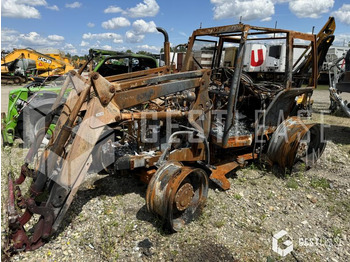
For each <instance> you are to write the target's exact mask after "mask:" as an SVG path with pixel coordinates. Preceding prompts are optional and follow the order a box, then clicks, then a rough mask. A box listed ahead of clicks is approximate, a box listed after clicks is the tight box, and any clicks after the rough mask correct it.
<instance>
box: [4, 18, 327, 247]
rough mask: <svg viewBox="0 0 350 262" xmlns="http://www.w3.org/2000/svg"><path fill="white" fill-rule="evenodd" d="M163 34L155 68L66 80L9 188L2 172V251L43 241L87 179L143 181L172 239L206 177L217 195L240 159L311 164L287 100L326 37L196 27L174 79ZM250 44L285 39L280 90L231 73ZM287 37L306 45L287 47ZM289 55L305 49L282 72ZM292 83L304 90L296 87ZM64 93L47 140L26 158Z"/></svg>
mask: <svg viewBox="0 0 350 262" xmlns="http://www.w3.org/2000/svg"><path fill="white" fill-rule="evenodd" d="M333 23H334V20H333ZM163 33H164V34H165V36H166V37H165V39H166V40H165V42H164V50H165V66H163V67H159V68H153V69H148V70H143V71H137V72H131V73H126V74H120V75H114V76H108V77H103V76H101V75H100V74H99V73H97V72H91V73H90V74H89V77H88V78H87V79H85V78H84V77H82V76H81V75H79V74H78V73H76V72H70V73H69V75H68V77H67V78H66V82H65V83H64V85H63V87H62V89H61V91H60V94H59V95H58V97H57V99H56V101H55V103H54V104H53V106H52V112H51V113H49V114H48V115H47V116H46V118H45V128H44V129H42V130H41V132H38V135H37V137H36V143H34V144H33V145H32V147H31V148H30V150H29V153H28V155H27V156H26V159H25V163H24V164H23V166H22V168H21V171H20V175H19V177H18V178H17V179H16V180H13V174H9V204H8V213H9V228H10V232H9V238H8V245H9V250H10V252H18V251H21V250H27V251H28V250H34V249H36V248H38V247H40V246H42V245H43V244H44V243H46V242H47V241H49V238H50V236H51V235H52V234H53V233H54V232H56V231H57V229H58V227H59V226H60V223H61V222H62V220H63V219H64V216H65V214H66V212H67V210H68V208H69V206H70V204H71V203H72V201H73V199H74V196H75V194H76V193H77V191H78V188H79V185H80V184H81V183H82V182H83V180H84V177H85V175H86V174H87V172H89V171H94V172H96V171H100V170H101V169H105V170H107V171H108V172H110V173H112V174H115V173H117V174H118V173H120V172H119V171H121V170H134V171H135V173H136V174H137V175H138V176H139V177H140V178H141V180H142V181H144V182H146V183H148V188H147V195H146V203H147V208H148V210H149V211H150V212H152V213H154V214H155V215H157V216H160V217H161V218H162V219H163V221H164V225H166V226H167V227H168V228H170V230H172V231H178V230H179V229H181V228H182V227H183V226H184V225H186V224H188V223H189V222H190V221H192V220H193V219H195V218H196V217H198V216H199V215H200V213H201V210H202V209H203V207H204V206H205V202H206V198H207V193H208V183H209V180H211V181H213V182H214V183H216V184H217V185H218V186H219V187H220V188H222V189H223V190H226V189H228V188H229V187H230V182H229V180H228V179H227V178H226V175H227V174H228V173H230V172H231V171H233V170H235V169H236V168H238V167H244V166H245V165H247V163H248V162H249V161H250V160H254V159H257V160H260V161H263V162H264V163H266V164H268V165H270V166H278V167H279V168H280V169H281V170H283V171H284V170H291V169H292V168H293V166H294V165H295V164H297V163H300V162H303V163H305V165H306V166H308V167H311V166H312V165H314V164H315V162H316V161H317V159H318V158H319V157H320V156H321V154H322V152H323V150H324V147H325V142H324V141H323V140H322V137H321V132H320V127H319V126H318V125H313V124H311V125H305V124H304V123H303V122H302V120H300V118H298V117H297V116H293V112H294V111H295V109H296V108H298V105H297V103H296V101H297V99H296V98H297V97H299V96H305V97H306V99H305V101H308V99H309V97H310V96H311V94H312V91H313V90H314V88H315V87H316V83H317V77H318V67H317V59H318V56H319V50H318V48H317V47H318V45H319V44H320V43H323V42H324V41H326V40H327V39H325V38H321V37H319V38H316V36H315V35H313V34H306V33H301V32H294V31H289V30H283V29H269V28H262V27H257V26H250V25H246V24H236V25H228V26H222V27H214V28H206V29H198V30H196V31H194V32H193V34H192V36H191V37H190V38H189V42H188V45H187V52H186V56H185V59H184V63H183V68H182V70H181V71H180V72H177V71H176V70H174V68H173V67H172V66H171V65H170V58H169V54H170V48H169V42H168V39H167V35H166V32H165V31H164V30H163ZM259 39H260V40H264V41H265V40H267V39H268V40H276V39H278V40H279V41H285V42H286V44H287V53H286V59H287V61H286V69H285V75H284V78H283V81H282V82H276V81H271V82H266V81H265V82H262V83H259V82H254V81H253V80H252V79H251V78H250V77H249V76H248V75H247V74H245V73H242V69H243V66H242V61H243V56H244V52H245V45H246V43H247V42H250V41H257V40H259ZM297 40H303V41H306V42H307V43H308V45H301V46H298V45H297V43H298V41H297ZM198 42H200V43H201V44H202V45H203V43H204V46H205V45H206V44H210V45H213V46H214V48H211V49H210V50H212V51H213V52H214V55H213V61H212V66H211V67H210V68H204V66H202V65H201V64H200V63H199V62H198V61H197V60H196V59H195V58H194V56H193V52H192V51H193V50H194V49H195V46H196V44H198ZM226 45H230V46H231V45H235V46H237V54H236V56H235V58H234V61H233V62H234V63H233V67H231V68H225V67H223V66H222V63H221V56H222V52H223V50H224V49H225V46H226ZM295 48H304V49H305V53H304V54H303V57H302V58H301V62H302V63H301V66H300V64H298V67H293V49H295ZM87 63H89V61H87ZM193 68H198V69H197V70H193ZM296 82H298V83H299V84H300V83H301V82H303V83H304V84H306V87H300V86H301V85H299V86H297V87H295V86H294V83H296ZM69 88H71V91H70V93H69V96H68V98H67V100H66V102H65V104H64V106H63V109H62V111H61V112H60V115H59V119H58V121H57V123H56V127H55V130H54V132H53V134H52V137H51V140H50V142H49V144H48V145H47V146H46V148H45V150H44V151H43V152H42V153H41V154H40V155H39V156H38V157H37V155H38V148H39V147H40V144H41V140H42V139H43V137H44V136H45V134H46V131H47V129H48V127H49V126H50V122H51V121H52V119H53V118H54V115H55V113H57V111H56V110H55V109H56V108H57V107H58V105H60V102H61V99H62V97H63V94H64V93H65V92H66V91H67V90H68V89H69ZM218 129H220V131H219V132H218ZM28 177H30V178H32V179H33V183H32V184H31V186H30V189H29V191H28V192H27V193H25V194H24V193H22V192H21V190H20V185H21V184H22V183H23V181H24V180H25V179H26V178H28ZM34 215H36V216H34ZM38 215H39V216H38ZM34 217H39V218H38V220H37V221H35V225H34V227H33V229H32V230H31V235H30V236H29V234H27V232H26V230H25V227H26V226H27V225H28V222H29V221H30V222H31V223H33V220H34V219H35V218H34Z"/></svg>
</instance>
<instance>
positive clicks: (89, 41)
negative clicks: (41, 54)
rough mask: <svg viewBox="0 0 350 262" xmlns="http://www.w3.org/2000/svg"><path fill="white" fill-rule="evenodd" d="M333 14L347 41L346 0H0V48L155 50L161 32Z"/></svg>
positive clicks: (308, 27) (177, 34)
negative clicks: (163, 30)
mask: <svg viewBox="0 0 350 262" xmlns="http://www.w3.org/2000/svg"><path fill="white" fill-rule="evenodd" d="M329 16H334V17H335V20H336V31H335V36H336V38H335V43H334V44H335V45H344V43H345V44H346V45H347V44H348V43H349V41H350V0H187V1H185V0H176V1H169V0H128V1H126V0H99V1H96V0H89V1H88V0H77V1H75V0H70V1H69V0H61V1H53V0H1V50H8V51H11V50H12V49H13V48H26V47H30V48H33V49H42V48H54V49H60V50H62V51H64V52H66V53H70V54H71V55H85V54H87V53H88V50H89V49H90V48H101V49H108V50H116V51H126V50H128V49H131V50H132V51H134V52H137V51H140V50H144V51H148V52H151V53H159V50H160V48H161V47H162V45H163V35H162V34H160V33H158V32H157V30H156V26H159V27H163V28H164V29H165V30H167V32H168V33H169V40H170V42H171V45H173V46H175V45H177V44H181V43H187V41H188V37H189V36H190V35H191V34H192V32H193V30H195V29H197V28H199V27H200V25H202V27H203V28H206V27H213V26H222V25H229V24H236V23H238V22H239V21H240V18H241V21H242V22H243V23H247V24H251V25H257V26H263V27H274V26H275V23H276V22H277V27H278V28H282V29H290V30H295V31H301V32H311V31H312V27H313V26H315V32H318V31H319V30H320V29H321V28H322V26H323V25H324V24H325V22H326V21H327V19H328V17H329Z"/></svg>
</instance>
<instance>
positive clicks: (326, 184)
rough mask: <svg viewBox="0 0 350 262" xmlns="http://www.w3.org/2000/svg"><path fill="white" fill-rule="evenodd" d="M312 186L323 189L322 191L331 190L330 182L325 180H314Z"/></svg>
mask: <svg viewBox="0 0 350 262" xmlns="http://www.w3.org/2000/svg"><path fill="white" fill-rule="evenodd" d="M310 185H311V186H312V187H313V188H322V189H327V188H330V184H329V181H328V180H327V179H325V178H312V179H311V182H310Z"/></svg>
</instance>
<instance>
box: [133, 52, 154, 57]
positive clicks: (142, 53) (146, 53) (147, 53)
mask: <svg viewBox="0 0 350 262" xmlns="http://www.w3.org/2000/svg"><path fill="white" fill-rule="evenodd" d="M136 54H139V55H148V56H151V55H152V53H150V52H147V51H138V52H137V53H136Z"/></svg>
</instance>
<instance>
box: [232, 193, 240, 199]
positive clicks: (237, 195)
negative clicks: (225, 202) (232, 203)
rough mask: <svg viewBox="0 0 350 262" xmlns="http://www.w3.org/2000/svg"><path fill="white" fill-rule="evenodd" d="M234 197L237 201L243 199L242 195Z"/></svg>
mask: <svg viewBox="0 0 350 262" xmlns="http://www.w3.org/2000/svg"><path fill="white" fill-rule="evenodd" d="M233 197H234V198H235V199H236V200H240V199H242V196H241V195H240V194H235V195H234V196H233Z"/></svg>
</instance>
